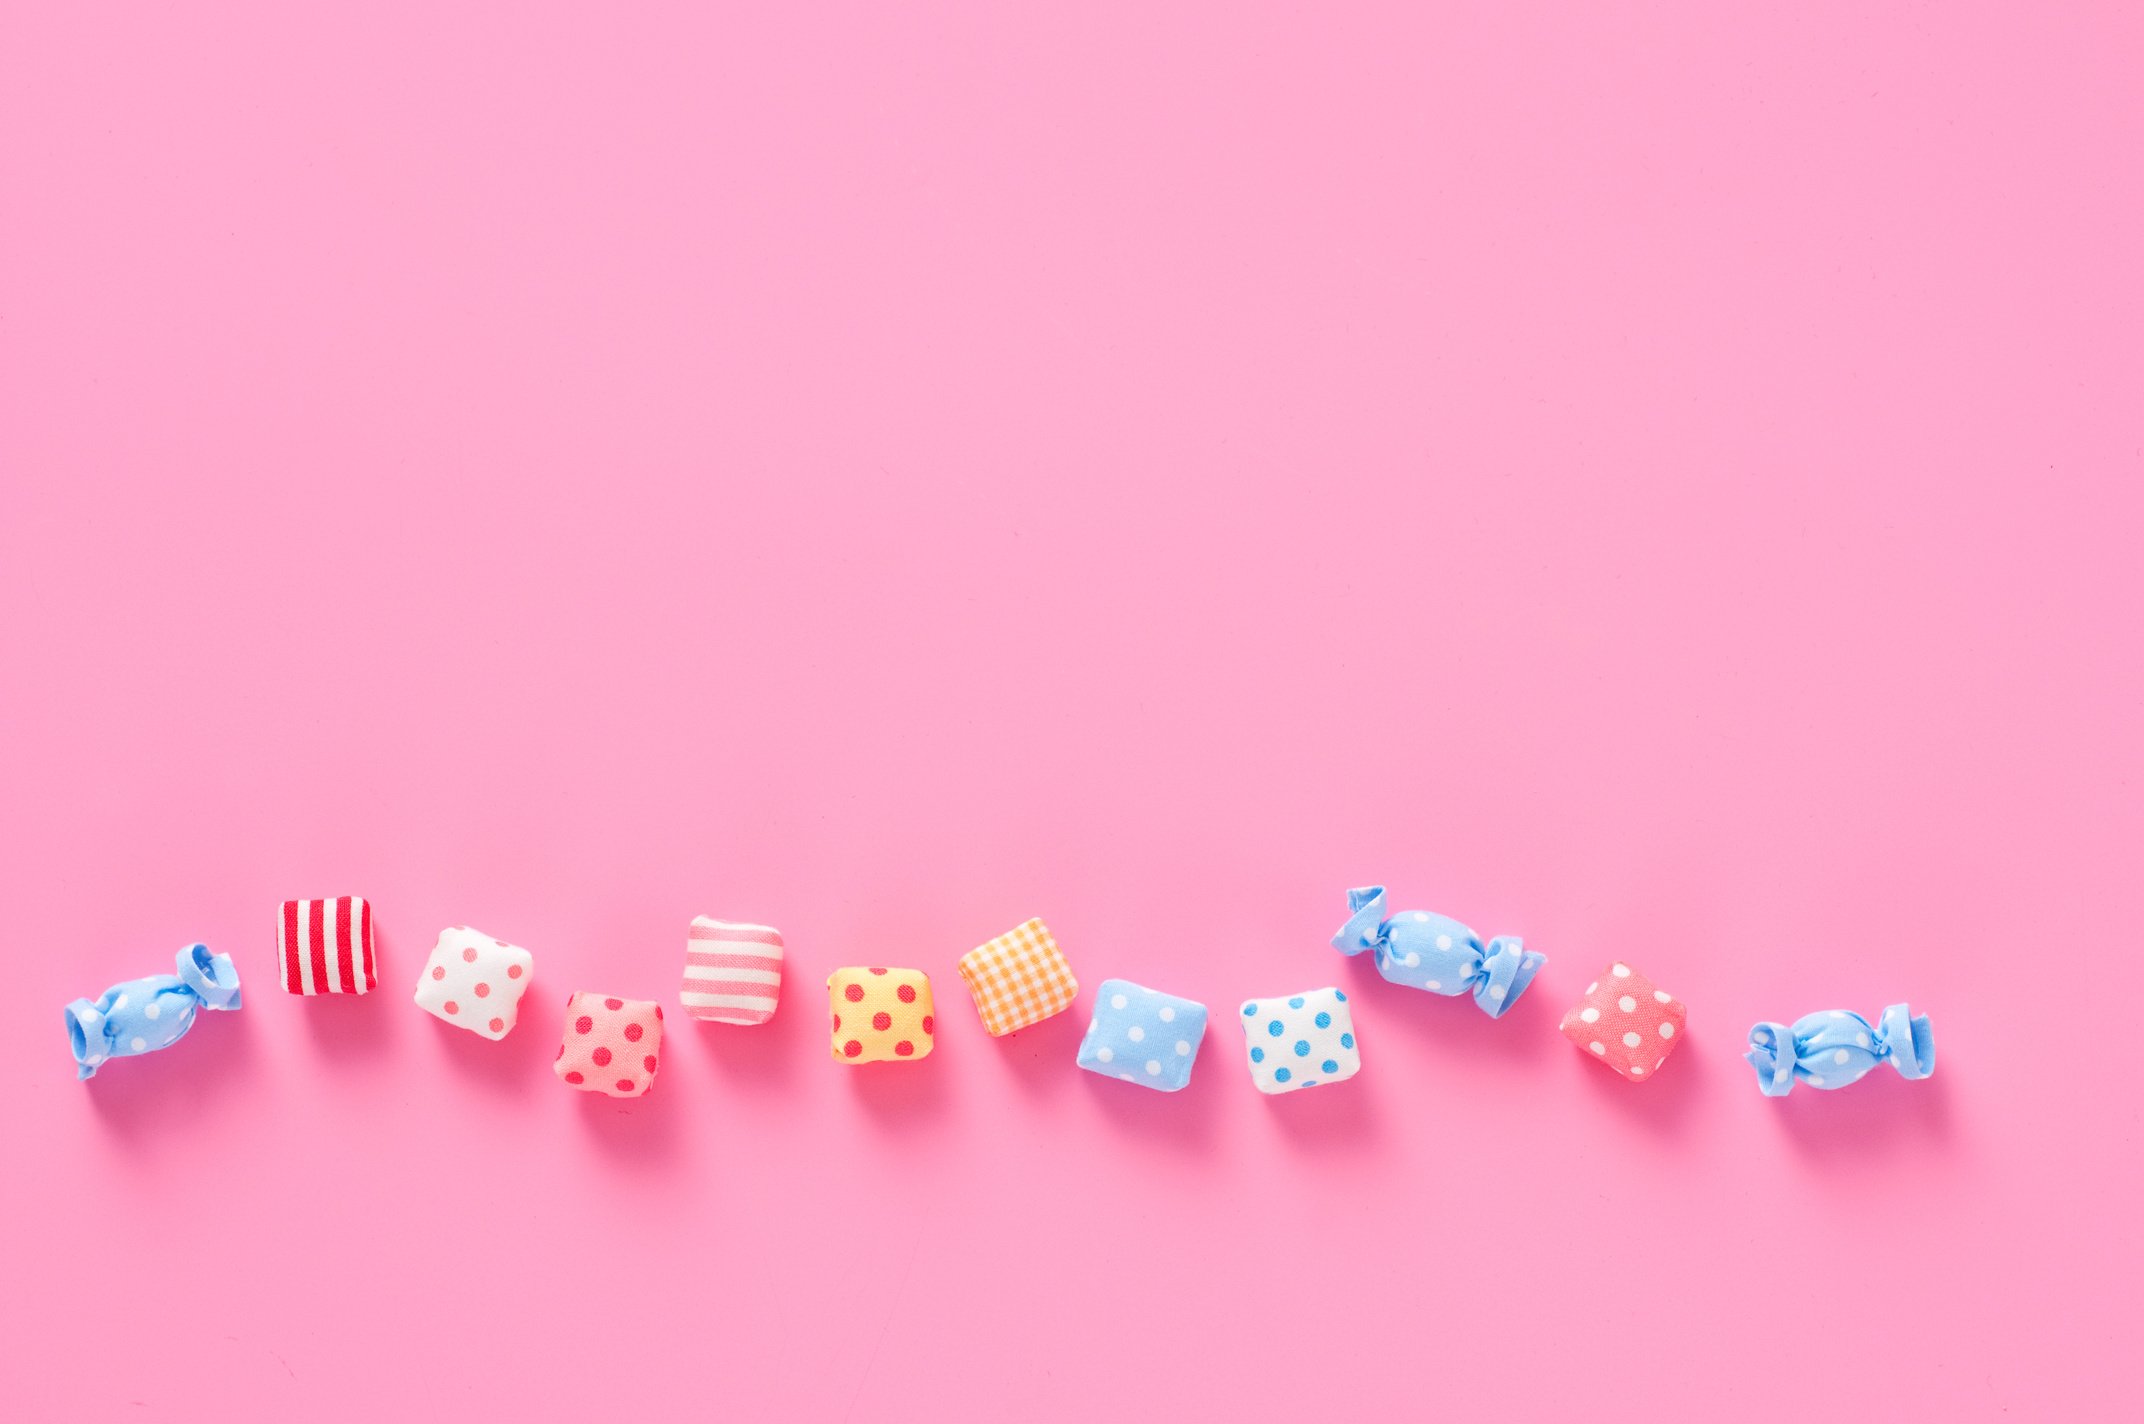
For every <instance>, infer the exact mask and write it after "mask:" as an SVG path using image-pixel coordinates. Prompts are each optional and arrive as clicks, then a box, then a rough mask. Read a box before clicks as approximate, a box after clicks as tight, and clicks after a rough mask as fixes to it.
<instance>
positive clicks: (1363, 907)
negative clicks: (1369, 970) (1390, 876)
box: [1333, 885, 1385, 955]
mask: <svg viewBox="0 0 2144 1424" xmlns="http://www.w3.org/2000/svg"><path fill="white" fill-rule="evenodd" d="M1347 908H1348V919H1347V923H1346V924H1344V925H1342V926H1340V932H1339V933H1338V934H1336V935H1334V936H1333V948H1334V949H1337V950H1339V951H1340V952H1341V953H1342V954H1347V955H1355V954H1361V953H1362V952H1363V951H1364V950H1367V949H1375V948H1377V942H1378V940H1379V939H1381V938H1383V934H1382V931H1381V929H1380V926H1382V925H1383V924H1384V920H1385V887H1384V886H1382V885H1370V886H1366V887H1364V888H1363V889H1360V890H1350V891H1348V892H1347Z"/></svg>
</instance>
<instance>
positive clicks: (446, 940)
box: [417, 925, 536, 1039]
mask: <svg viewBox="0 0 2144 1424" xmlns="http://www.w3.org/2000/svg"><path fill="white" fill-rule="evenodd" d="M535 964H536V959H535V956H534V955H531V954H530V953H529V952H528V951H527V950H525V949H523V948H521V947H520V946H519V945H512V944H507V943H505V942H503V941H501V940H496V939H493V938H492V937H491V936H490V935H488V934H484V933H483V932H481V931H479V930H473V929H470V928H469V927H468V926H467V925H463V926H461V927H460V928H459V929H450V930H441V931H440V932H439V943H437V944H435V945H433V946H432V955H431V958H429V959H427V960H426V961H425V962H424V972H423V973H421V974H419V975H418V976H417V1007H418V1008H420V1009H423V1010H424V1011H425V1012H426V1013H428V1014H431V1015H433V1016H435V1017H437V1018H441V1019H444V1020H446V1021H447V1022H448V1023H450V1024H453V1025H454V1026H455V1027H456V1028H465V1029H468V1030H469V1031H470V1032H471V1033H474V1034H481V1035H482V1036H484V1037H485V1038H494V1039H496V1038H504V1037H506V1035H507V1034H509V1033H511V1032H513V1028H514V1020H515V1019H516V1018H517V1017H518V1016H519V1015H520V1013H521V995H522V994H523V993H524V992H525V991H526V990H527V989H528V987H529V973H530V971H531V970H532V969H534V968H535Z"/></svg>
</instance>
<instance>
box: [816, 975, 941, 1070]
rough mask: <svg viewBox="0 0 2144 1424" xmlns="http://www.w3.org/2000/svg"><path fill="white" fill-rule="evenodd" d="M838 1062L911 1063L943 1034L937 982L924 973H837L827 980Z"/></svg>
mask: <svg viewBox="0 0 2144 1424" xmlns="http://www.w3.org/2000/svg"><path fill="white" fill-rule="evenodd" d="M826 992H827V1003H828V1006H829V1010H830V1016H831V1018H832V1020H833V1029H834V1039H833V1048H834V1061H835V1062H836V1063H911V1062H914V1061H915V1060H916V1059H918V1058H928V1057H930V1053H931V1045H932V1044H933V1043H934V1042H936V1040H937V1034H938V1020H937V1017H936V1013H937V1011H936V1010H935V1009H933V1008H932V1007H931V980H930V976H929V975H928V974H925V973H924V972H923V971H922V970H920V969H881V968H877V967H869V968H858V969H836V970H835V971H834V972H833V973H832V974H831V975H829V976H827V980H826Z"/></svg>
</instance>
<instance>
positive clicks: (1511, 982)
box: [1474, 935, 1548, 1019]
mask: <svg viewBox="0 0 2144 1424" xmlns="http://www.w3.org/2000/svg"><path fill="white" fill-rule="evenodd" d="M1547 962H1548V956H1547V955H1545V954H1543V953H1541V952H1540V951H1539V950H1533V949H1528V948H1526V947H1525V945H1524V944H1523V943H1522V942H1521V941H1520V939H1519V937H1518V936H1517V935H1498V936H1497V937H1496V938H1495V939H1492V940H1490V941H1489V944H1488V947H1487V948H1485V949H1483V950H1482V955H1481V973H1482V977H1481V978H1480V980H1478V981H1477V982H1476V983H1475V985H1474V1002H1475V1003H1476V1004H1478V1005H1479V1006H1480V1007H1481V1011H1482V1012H1483V1013H1485V1014H1487V1015H1488V1016H1489V1017H1490V1018H1492V1019H1500V1018H1502V1017H1503V1016H1504V1011H1505V1010H1506V1009H1508V1008H1510V1007H1511V1006H1512V1005H1513V1004H1516V1003H1517V1002H1518V1001H1519V995H1521V994H1523V993H1525V992H1526V986H1527V985H1528V984H1531V983H1533V982H1534V976H1535V975H1536V974H1539V973H1540V972H1541V966H1542V965H1543V964H1545V963H1547Z"/></svg>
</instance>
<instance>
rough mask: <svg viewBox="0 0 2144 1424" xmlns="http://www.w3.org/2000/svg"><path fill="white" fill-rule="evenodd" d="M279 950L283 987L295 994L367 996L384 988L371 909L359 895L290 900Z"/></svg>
mask: <svg viewBox="0 0 2144 1424" xmlns="http://www.w3.org/2000/svg"><path fill="white" fill-rule="evenodd" d="M275 949H276V963H277V965H278V966H279V967H280V969H281V971H282V979H283V987H284V988H285V989H287V990H289V991H290V992H291V993H293V994H366V993H370V992H371V991H372V988H373V986H374V985H376V984H378V983H379V971H378V969H377V967H376V966H375V965H374V963H373V957H372V906H370V905H368V904H366V903H365V901H364V897H362V896H359V895H344V896H343V897H341V898H340V899H336V900H285V901H284V902H283V918H282V919H281V920H280V921H279V922H278V923H277V925H276V932H275Z"/></svg>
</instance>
